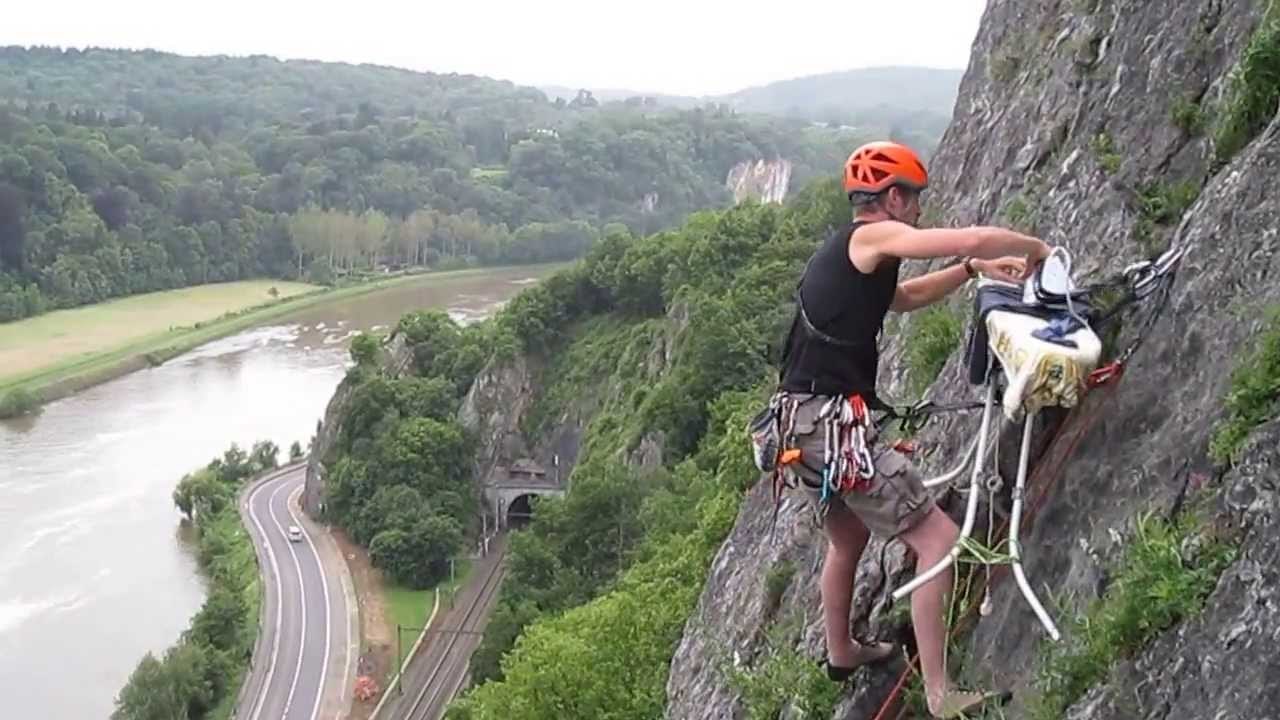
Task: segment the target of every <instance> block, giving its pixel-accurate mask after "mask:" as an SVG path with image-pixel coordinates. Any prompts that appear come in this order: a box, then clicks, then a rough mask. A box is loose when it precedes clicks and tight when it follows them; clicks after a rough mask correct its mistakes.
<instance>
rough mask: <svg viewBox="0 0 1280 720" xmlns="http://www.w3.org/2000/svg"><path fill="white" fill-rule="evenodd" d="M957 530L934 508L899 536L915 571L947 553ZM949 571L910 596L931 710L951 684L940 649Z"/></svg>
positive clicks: (921, 569)
mask: <svg viewBox="0 0 1280 720" xmlns="http://www.w3.org/2000/svg"><path fill="white" fill-rule="evenodd" d="M959 535H960V530H959V528H957V527H956V524H955V523H954V522H952V521H951V518H949V517H947V514H946V513H944V512H942V511H941V510H939V509H938V508H937V507H934V508H933V509H932V510H930V511H929V514H928V515H926V516H925V518H924V520H922V521H920V523H919V524H917V525H916V526H915V527H913V528H911V529H910V530H908V531H907V532H904V533H903V534H902V535H901V536H900V537H901V538H902V541H903V542H905V543H906V544H907V545H909V546H910V547H911V549H912V550H914V551H915V553H916V572H917V573H919V572H923V571H925V570H927V569H929V568H930V567H933V566H934V565H935V564H936V563H937V562H938V561H939V560H941V559H942V558H943V557H945V556H946V554H947V553H948V552H950V551H951V546H952V545H953V544H954V543H955V541H956V538H957V537H959ZM951 578H952V568H951V567H948V568H947V569H946V570H944V571H943V572H941V573H939V574H938V575H937V576H936V577H934V578H933V579H932V580H930V581H929V582H927V583H925V584H924V585H922V586H921V587H920V588H919V589H917V590H916V591H915V592H913V593H911V622H912V624H913V625H914V629H915V634H916V645H917V647H918V648H919V651H920V670H921V672H922V673H923V674H924V687H925V694H926V695H927V696H928V698H929V706H930V708H933V707H935V706H936V704H937V703H939V702H940V701H941V700H942V698H944V697H945V696H946V695H947V691H948V690H949V689H950V687H951V683H950V682H949V681H948V680H947V669H946V667H945V666H944V665H943V652H942V651H943V647H944V646H945V644H946V642H947V638H946V632H947V628H946V625H945V624H944V622H943V619H944V618H943V603H944V602H945V600H946V594H947V592H948V591H950V589H951Z"/></svg>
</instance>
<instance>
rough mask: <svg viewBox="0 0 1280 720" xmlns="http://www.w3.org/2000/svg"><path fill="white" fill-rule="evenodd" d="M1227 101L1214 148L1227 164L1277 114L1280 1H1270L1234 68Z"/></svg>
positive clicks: (1221, 159)
mask: <svg viewBox="0 0 1280 720" xmlns="http://www.w3.org/2000/svg"><path fill="white" fill-rule="evenodd" d="M1224 102H1225V105H1224V107H1223V108H1222V111H1221V112H1220V113H1219V114H1220V116H1221V121H1220V122H1219V124H1218V127H1217V132H1216V135H1215V137H1214V148H1213V150H1214V156H1215V159H1216V160H1217V162H1219V163H1224V164H1225V163H1226V162H1227V161H1228V160H1230V159H1231V158H1232V156H1234V155H1235V154H1236V153H1237V152H1240V150H1241V149H1242V148H1244V146H1245V145H1247V144H1248V143H1249V141H1250V140H1252V139H1253V138H1254V136H1256V135H1257V134H1258V133H1259V132H1261V131H1262V129H1263V128H1265V127H1266V126H1267V123H1268V122H1270V121H1271V118H1272V117H1273V116H1274V115H1275V114H1276V103H1277V102H1280V2H1275V0H1268V2H1267V11H1266V12H1265V13H1264V14H1263V16H1262V21H1261V23H1260V24H1259V25H1258V29H1257V30H1256V31H1254V34H1253V37H1252V38H1250V40H1249V45H1248V46H1247V47H1245V50H1244V56H1243V57H1242V58H1240V62H1239V64H1238V65H1237V66H1236V68H1235V70H1233V71H1232V74H1231V84H1230V87H1229V88H1228V90H1227V95H1226V98H1225V101H1224Z"/></svg>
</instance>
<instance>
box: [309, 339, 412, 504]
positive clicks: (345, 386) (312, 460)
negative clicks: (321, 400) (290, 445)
mask: <svg viewBox="0 0 1280 720" xmlns="http://www.w3.org/2000/svg"><path fill="white" fill-rule="evenodd" d="M382 362H383V365H384V367H385V368H386V371H387V372H388V373H389V374H390V375H391V376H392V377H400V376H401V375H403V374H405V373H407V372H409V368H410V367H412V365H413V349H412V348H410V347H409V345H408V343H406V342H405V339H404V335H401V334H400V333H395V334H393V335H392V336H391V338H390V339H388V340H387V342H386V344H385V345H384V347H383V355H382ZM354 389H355V386H354V384H353V383H352V381H351V376H350V375H348V376H347V377H344V378H343V379H342V382H340V383H338V388H337V389H336V390H334V392H333V397H331V398H329V404H328V405H326V406H325V409H324V417H323V418H321V419H320V420H319V421H317V422H316V432H315V435H313V436H312V437H311V447H310V449H309V451H308V453H307V477H306V481H305V483H304V485H303V490H302V499H301V503H302V509H303V510H304V511H305V512H306V513H307V514H308V515H310V516H311V517H313V518H319V517H320V513H321V510H322V507H323V504H324V472H325V463H326V462H331V461H332V460H333V458H332V452H333V449H334V445H335V443H336V442H337V440H338V436H339V435H340V434H341V433H342V418H343V417H345V416H346V413H347V403H349V402H351V393H352V392H353V391H354Z"/></svg>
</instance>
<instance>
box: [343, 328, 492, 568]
mask: <svg viewBox="0 0 1280 720" xmlns="http://www.w3.org/2000/svg"><path fill="white" fill-rule="evenodd" d="M397 332H398V333H401V334H403V336H404V338H405V340H406V342H407V343H408V344H409V346H410V347H411V348H412V349H413V351H414V358H415V360H416V363H415V365H416V367H415V370H416V374H411V375H407V376H405V377H390V376H388V375H387V374H386V373H385V372H384V369H383V364H382V362H381V356H382V352H383V351H382V348H381V345H380V343H379V340H378V339H377V338H376V336H370V335H360V336H357V337H356V338H355V339H354V340H353V341H352V343H351V355H352V358H353V359H354V360H355V361H356V365H355V367H353V368H352V369H351V371H350V372H349V373H348V375H347V377H346V379H344V380H343V384H342V387H341V388H340V389H339V392H349V393H350V399H349V401H348V403H347V406H346V412H345V414H344V416H343V418H342V421H341V430H340V432H339V433H338V436H337V438H336V442H335V444H334V447H333V448H332V449H331V451H330V454H329V456H328V457H326V458H325V462H326V465H327V466H328V468H329V470H328V474H327V477H326V482H327V485H328V497H327V498H326V501H325V502H326V504H325V509H324V511H325V514H326V515H327V516H328V517H329V518H331V519H332V520H334V521H336V522H337V523H338V524H340V525H342V526H343V527H345V528H346V529H347V530H348V531H350V532H351V535H352V537H353V538H355V540H356V541H357V542H360V543H361V544H364V545H366V546H368V548H369V554H370V557H371V559H372V561H373V564H374V565H376V566H377V567H380V568H382V569H384V570H386V571H387V572H388V573H390V575H391V576H392V577H393V578H394V579H395V580H396V581H397V582H399V583H401V584H403V585H406V586H408V587H411V588H424V587H428V586H430V585H432V584H434V583H436V582H437V581H439V580H440V579H441V578H443V577H444V576H446V575H447V574H448V571H449V558H450V557H452V556H453V555H454V553H456V552H457V550H458V549H459V548H460V547H461V545H462V538H463V533H464V531H465V530H466V529H467V527H468V524H469V523H470V522H471V518H472V517H473V516H474V515H475V508H476V506H475V502H476V499H475V496H474V491H473V489H472V483H471V482H470V480H471V473H470V464H469V459H470V456H471V453H472V442H471V440H470V438H468V437H467V435H466V433H465V432H464V431H463V428H462V425H461V424H460V423H458V421H457V419H456V414H457V409H458V403H459V401H460V400H461V397H462V395H463V394H464V393H465V392H466V390H467V388H468V387H470V383H471V380H472V378H474V376H475V373H476V371H477V370H478V369H479V367H478V362H477V360H476V358H480V357H483V355H482V353H483V351H482V350H481V348H483V347H486V346H487V344H488V339H487V338H488V335H487V331H486V330H485V328H482V327H475V328H467V329H460V328H458V326H457V325H455V324H454V322H453V321H452V320H451V319H450V318H449V316H448V315H446V314H444V313H443V312H439V311H431V312H421V313H413V314H410V315H406V316H404V317H403V318H402V319H401V321H400V324H399V326H398V328H397Z"/></svg>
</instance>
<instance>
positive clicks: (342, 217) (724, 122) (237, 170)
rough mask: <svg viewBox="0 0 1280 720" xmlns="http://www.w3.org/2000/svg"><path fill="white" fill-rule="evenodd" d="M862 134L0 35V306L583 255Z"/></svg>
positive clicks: (844, 146)
mask: <svg viewBox="0 0 1280 720" xmlns="http://www.w3.org/2000/svg"><path fill="white" fill-rule="evenodd" d="M852 143H853V138H852V137H851V136H850V133H849V132H845V131H838V130H828V129H823V128H816V127H812V126H810V125H809V124H808V123H804V122H802V121H793V120H782V119H777V118H766V117H759V116H745V115H737V114H734V113H733V112H732V111H730V110H728V109H726V108H723V107H714V106H712V107H707V108H695V109H689V110H680V111H670V112H652V111H650V110H646V109H644V108H638V107H633V106H630V105H626V104H614V105H608V106H598V104H595V103H563V102H555V103H553V102H550V101H548V100H547V99H546V98H545V97H544V96H543V95H542V94H541V93H540V92H539V91H537V90H534V89H530V88H518V87H516V86H513V85H511V84H509V83H503V82H497V81H491V80H486V79H483V78H476V77H465V76H457V75H434V74H427V73H412V72H406V71H398V70H393V69H389V68H375V67H367V66H361V67H356V66H350V65H341V64H322V63H308V62H287V63H286V62H280V61H277V60H273V59H269V58H264V57H251V58H243V59H230V58H185V57H179V56H174V55H168V54H164V53H157V52H124V51H109V50H99V49H92V50H86V51H80V50H67V51H58V50H53V49H29V50H28V49H23V48H0V321H3V320H6V319H13V318H17V317H25V316H27V315H32V314H35V313H38V312H41V311H43V310H45V309H47V308H50V307H66V306H71V305H77V304H82V303H89V302H96V301H99V300H102V299H104V298H109V297H114V296H119V295H125V294H131V293H136V292H143V291H148V290H157V289H163V288H171V287H178V286H183V285H188V284H194V283H202V282H213V281H219V280H231V279H239V278H244V277H250V276H260V275H269V276H278V277H300V276H305V277H308V278H310V279H313V280H315V281H318V282H327V281H329V280H331V279H332V277H333V274H334V271H335V269H337V270H338V271H340V272H346V271H350V270H351V269H353V268H358V267H377V266H380V265H387V264H389V265H398V264H424V263H425V264H443V265H450V264H462V263H484V262H536V261H545V260H558V259H567V258H571V257H576V256H579V255H581V253H582V252H583V251H584V250H585V249H586V248H587V247H588V246H590V244H591V243H592V242H594V240H595V239H596V236H597V234H598V232H599V231H598V230H597V229H603V228H604V227H605V226H606V225H608V224H609V223H611V222H620V223H624V224H625V225H626V226H627V227H629V228H630V229H631V230H632V231H636V232H651V231H654V230H658V229H661V228H664V227H669V226H671V225H673V224H674V223H676V222H679V221H680V220H681V219H682V218H683V217H684V216H685V215H686V214H688V213H689V212H691V211H693V210H695V209H699V208H703V207H707V206H711V205H723V204H726V203H728V202H729V200H730V194H729V191H728V190H727V188H726V186H725V180H726V176H727V174H728V172H729V170H730V169H731V168H732V167H734V166H735V165H736V164H738V163H741V162H744V161H754V160H757V159H774V158H777V157H783V158H786V159H788V160H790V161H791V162H792V163H793V167H794V173H793V183H799V182H802V181H803V180H804V179H805V178H808V177H812V176H813V175H814V174H815V173H819V172H820V173H824V174H825V173H829V172H831V170H832V168H836V167H838V166H839V162H840V161H841V160H842V159H843V157H844V154H846V153H847V152H848V149H849V147H850V146H851V144H852Z"/></svg>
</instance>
